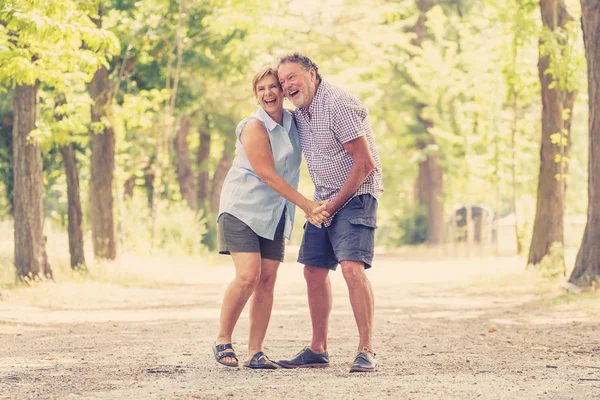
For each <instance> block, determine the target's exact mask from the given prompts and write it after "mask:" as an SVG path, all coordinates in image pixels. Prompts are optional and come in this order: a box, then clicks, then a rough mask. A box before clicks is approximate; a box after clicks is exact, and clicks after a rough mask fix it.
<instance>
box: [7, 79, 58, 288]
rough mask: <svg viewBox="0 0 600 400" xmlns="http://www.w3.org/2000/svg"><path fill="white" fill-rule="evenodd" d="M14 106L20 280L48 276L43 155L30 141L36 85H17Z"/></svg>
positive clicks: (16, 223)
mask: <svg viewBox="0 0 600 400" xmlns="http://www.w3.org/2000/svg"><path fill="white" fill-rule="evenodd" d="M13 103H14V112H15V124H14V133H13V171H14V192H13V194H14V198H15V199H17V200H16V201H14V220H15V228H14V237H15V259H14V263H15V266H16V267H17V271H18V275H19V276H20V277H30V278H36V277H38V276H39V275H41V274H43V275H45V276H51V275H52V270H51V268H50V264H49V263H48V262H47V257H46V255H45V253H46V240H45V238H44V207H43V185H42V153H41V152H40V146H39V143H38V142H37V141H36V140H32V139H31V137H30V134H31V133H32V131H34V130H35V128H36V127H35V124H36V121H37V109H38V84H37V83H33V84H30V85H27V84H20V85H17V87H16V88H15V92H14V95H13Z"/></svg>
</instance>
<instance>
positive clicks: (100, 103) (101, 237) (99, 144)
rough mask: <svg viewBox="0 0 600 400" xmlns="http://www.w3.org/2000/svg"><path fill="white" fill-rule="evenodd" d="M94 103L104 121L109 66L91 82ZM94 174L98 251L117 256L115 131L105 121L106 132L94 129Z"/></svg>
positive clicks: (94, 231) (98, 119) (102, 255)
mask: <svg viewBox="0 0 600 400" xmlns="http://www.w3.org/2000/svg"><path fill="white" fill-rule="evenodd" d="M88 88H89V91H90V96H91V97H92V100H93V101H94V104H93V105H92V123H101V121H102V122H104V121H103V120H106V119H107V118H108V117H109V116H110V114H111V104H112V93H111V88H110V81H109V77H108V70H107V69H106V68H105V67H102V68H100V69H99V70H98V71H96V73H95V74H94V78H93V79H92V81H91V82H90V84H89V86H88ZM91 136H92V160H91V174H90V175H91V177H90V218H91V222H92V240H93V244H94V255H95V256H96V257H99V258H108V259H110V260H114V259H115V258H116V257H117V241H116V238H115V225H114V216H113V191H112V186H113V185H112V183H113V173H114V170H115V133H114V130H113V128H112V126H106V125H104V126H103V128H102V132H100V133H93V132H92V134H91Z"/></svg>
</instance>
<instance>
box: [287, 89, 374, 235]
mask: <svg viewBox="0 0 600 400" xmlns="http://www.w3.org/2000/svg"><path fill="white" fill-rule="evenodd" d="M309 112H310V118H309ZM294 116H295V117H296V125H297V128H298V136H299V137H300V145H301V147H302V153H303V154H304V157H305V159H306V164H307V166H308V172H309V173H310V177H311V178H312V181H313V183H314V185H315V194H314V199H315V200H317V201H320V200H330V199H332V198H334V197H335V196H336V195H337V194H338V192H339V191H340V189H341V188H342V186H343V185H344V182H345V181H346V178H347V177H348V174H349V173H350V169H351V168H352V157H351V156H350V154H349V153H348V152H347V151H346V149H345V148H344V146H343V144H344V143H347V142H349V141H351V140H354V139H356V138H359V137H361V136H366V138H367V142H368V143H369V150H370V151H371V155H372V156H373V160H375V169H374V170H373V171H372V172H371V173H370V174H369V175H368V176H367V178H366V179H365V181H364V182H363V183H362V184H361V185H360V187H359V188H358V190H357V191H356V193H354V195H353V196H352V197H354V196H358V195H361V194H370V195H372V196H373V197H375V198H376V199H379V197H380V196H381V194H382V193H383V182H382V175H381V162H380V160H379V153H378V152H377V149H376V148H375V139H374V138H373V131H372V129H371V122H370V120H369V111H368V110H367V108H366V107H365V106H364V105H363V104H362V103H361V102H360V101H359V100H358V99H357V98H355V97H354V96H352V95H351V94H350V93H348V92H346V91H344V90H341V89H339V88H337V87H335V86H333V85H331V84H329V83H327V82H324V81H321V83H320V84H319V87H318V88H317V92H316V93H315V97H314V99H313V101H312V103H311V105H310V107H309V110H308V112H307V111H306V110H305V109H303V108H297V109H296V111H295V112H294ZM330 223H331V218H330V219H329V220H328V221H327V222H326V224H325V225H327V226H328V225H329V224H330Z"/></svg>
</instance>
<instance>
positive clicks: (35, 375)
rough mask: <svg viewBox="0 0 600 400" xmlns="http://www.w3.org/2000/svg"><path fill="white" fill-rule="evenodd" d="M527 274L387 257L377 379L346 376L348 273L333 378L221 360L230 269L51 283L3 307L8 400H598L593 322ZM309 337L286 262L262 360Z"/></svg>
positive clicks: (502, 266) (282, 354) (492, 265)
mask: <svg viewBox="0 0 600 400" xmlns="http://www.w3.org/2000/svg"><path fill="white" fill-rule="evenodd" d="M519 268H520V263H518V262H516V260H514V259H501V260H481V259H478V260H467V261H452V262H449V261H448V262H442V261H438V262H422V261H406V260H403V259H401V258H389V257H388V258H386V257H380V258H379V260H378V262H377V264H376V267H375V268H373V270H372V271H370V272H369V276H370V278H371V280H372V284H373V287H374V290H375V294H376V346H377V351H378V358H379V360H380V362H381V367H380V371H379V372H377V373H375V374H368V375H366V374H362V375H361V374H352V375H351V374H349V373H348V368H349V365H350V363H351V361H352V359H353V356H354V353H355V350H356V349H355V347H356V344H357V334H356V327H355V325H354V321H353V316H352V313H351V309H350V305H349V302H348V300H347V294H346V288H345V284H344V282H343V278H342V276H341V272H340V271H338V272H337V273H335V274H334V275H332V284H333V288H334V309H333V312H332V316H331V327H330V344H329V345H330V348H329V352H330V357H331V362H332V367H331V368H329V369H324V370H281V369H280V370H277V371H273V372H262V371H251V370H246V369H226V368H224V367H220V366H219V365H217V364H216V363H215V361H214V359H213V358H212V354H211V350H210V345H211V343H212V341H213V339H214V336H215V332H216V329H217V316H218V309H219V305H220V299H221V296H222V293H223V290H224V288H225V285H226V284H227V283H228V281H229V279H230V277H231V275H232V271H231V268H230V267H228V266H222V267H204V268H196V269H195V270H194V273H193V274H188V276H187V277H186V279H185V281H181V280H178V279H173V282H172V283H170V284H166V285H160V286H158V287H153V288H145V289H144V288H128V289H127V288H122V287H116V286H113V285H103V284H98V283H90V282H87V283H86V282H84V283H79V284H56V285H42V286H41V287H39V288H32V289H28V292H27V295H26V296H25V297H20V296H19V295H13V296H9V298H8V299H7V300H5V301H4V302H2V303H0V399H24V398H56V399H65V398H74V399H77V398H86V399H87V398H94V399H95V398H101V399H121V398H134V399H163V398H164V399H231V398H234V399H259V398H260V399H264V398H269V399H315V398H317V399H319V398H327V399H330V398H331V399H339V400H341V399H365V398H368V399H380V398H390V399H471V398H484V399H537V398H543V399H600V329H599V324H598V319H597V317H593V316H590V315H588V314H587V313H586V312H585V311H577V310H574V309H573V308H572V307H569V306H568V305H563V306H554V307H549V306H548V305H547V302H541V301H539V297H537V296H536V295H535V294H534V293H535V292H536V288H535V287H534V286H533V285H531V284H526V283H522V284H519V285H516V286H515V285H511V286H507V285H506V284H505V278H504V277H505V275H506V274H512V273H515V271H518V270H519ZM163 271H164V268H163ZM178 275H179V274H178V273H177V272H176V270H174V272H173V276H178ZM475 276H483V277H484V278H478V279H477V281H476V284H473V278H474V277H475ZM36 296H38V297H36ZM32 298H34V301H33V303H34V304H35V306H31V303H32V300H31V299H32ZM247 327H248V321H247V314H246V313H245V314H243V315H242V318H241V320H240V322H239V324H238V328H237V330H236V332H235V335H234V337H235V343H234V345H235V346H236V349H237V351H238V354H239V355H240V356H242V358H244V357H245V351H246V343H247V339H246V338H247ZM309 339H310V325H309V317H308V311H307V305H306V298H305V288H304V281H303V277H302V273H301V268H300V267H299V265H297V264H295V263H286V264H283V265H282V267H281V269H280V276H279V280H278V283H277V288H276V304H275V308H274V312H273V316H272V320H271V326H270V329H269V332H268V334H267V342H266V351H267V353H268V354H269V355H270V356H271V357H272V358H275V359H278V358H287V357H289V356H292V355H293V354H295V353H296V352H297V351H299V350H300V349H301V348H302V347H303V346H304V345H306V344H307V343H308V340H309Z"/></svg>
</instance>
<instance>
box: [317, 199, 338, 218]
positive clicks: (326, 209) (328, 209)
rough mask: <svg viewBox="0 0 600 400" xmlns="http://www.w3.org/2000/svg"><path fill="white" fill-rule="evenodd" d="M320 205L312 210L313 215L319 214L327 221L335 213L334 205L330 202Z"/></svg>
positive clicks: (323, 202)
mask: <svg viewBox="0 0 600 400" xmlns="http://www.w3.org/2000/svg"><path fill="white" fill-rule="evenodd" d="M320 203H321V204H320V205H319V207H317V208H315V209H314V210H312V212H313V213H314V214H320V215H322V216H324V217H325V219H327V218H329V217H330V216H332V215H333V214H335V212H336V211H337V209H336V208H335V206H334V204H335V203H334V202H333V201H332V200H327V201H322V202H320Z"/></svg>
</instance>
